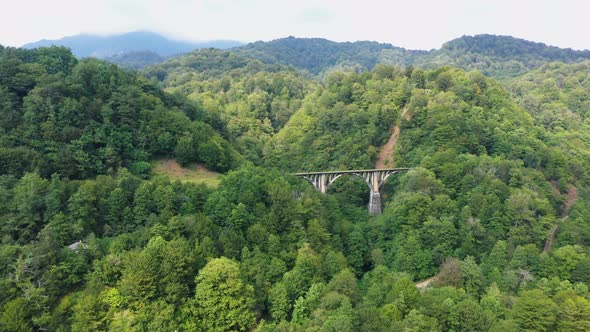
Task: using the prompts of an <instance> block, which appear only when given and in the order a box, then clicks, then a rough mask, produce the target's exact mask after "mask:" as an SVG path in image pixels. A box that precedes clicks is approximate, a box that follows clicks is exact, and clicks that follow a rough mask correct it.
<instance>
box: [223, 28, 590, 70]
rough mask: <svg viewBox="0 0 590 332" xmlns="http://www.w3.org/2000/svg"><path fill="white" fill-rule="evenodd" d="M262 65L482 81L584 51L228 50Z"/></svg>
mask: <svg viewBox="0 0 590 332" xmlns="http://www.w3.org/2000/svg"><path fill="white" fill-rule="evenodd" d="M233 51H234V52H236V53H239V54H244V55H248V56H251V57H254V58H256V59H258V60H260V61H263V62H265V63H279V64H285V65H290V66H293V67H295V68H299V69H305V70H307V71H309V72H311V73H313V74H320V73H322V72H324V71H328V70H330V69H346V70H353V71H354V70H356V71H366V70H371V69H373V67H374V66H375V65H376V64H377V63H383V64H387V65H397V66H404V67H405V66H408V65H410V64H412V65H414V66H417V67H424V68H428V69H434V68H438V67H440V66H444V65H450V66H454V67H458V68H462V69H465V70H478V71H480V72H482V73H484V74H485V75H487V76H491V77H495V78H500V79H505V78H510V77H515V76H518V75H521V74H523V73H525V72H526V71H528V70H530V69H534V68H538V67H540V66H541V65H543V64H545V63H548V62H553V61H561V62H566V63H570V62H579V61H583V60H587V59H590V51H576V50H572V49H561V48H558V47H553V46H547V45H545V44H543V43H536V42H531V41H527V40H524V39H518V38H514V37H510V36H495V35H476V36H463V37H461V38H457V39H454V40H451V41H449V42H447V43H445V44H444V45H443V46H442V47H441V48H440V49H435V50H430V51H418V50H406V49H403V48H400V47H395V46H393V45H391V44H381V43H376V42H354V43H350V42H345V43H337V42H333V41H329V40H326V39H321V38H294V37H288V38H282V39H277V40H273V41H269V42H256V43H251V44H248V45H245V46H242V47H238V48H236V49H234V50H233Z"/></svg>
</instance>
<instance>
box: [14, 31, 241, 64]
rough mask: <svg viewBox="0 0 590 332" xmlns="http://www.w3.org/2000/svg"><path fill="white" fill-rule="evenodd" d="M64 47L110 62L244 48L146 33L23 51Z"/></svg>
mask: <svg viewBox="0 0 590 332" xmlns="http://www.w3.org/2000/svg"><path fill="white" fill-rule="evenodd" d="M51 45H58V46H65V47H68V48H70V49H72V52H73V53H74V55H76V56H77V57H79V58H83V57H89V56H92V57H97V58H107V57H113V56H117V55H121V54H123V53H127V52H137V51H150V52H153V53H155V54H157V55H159V56H163V57H165V56H170V55H175V54H180V53H186V52H189V51H192V50H195V49H199V48H210V47H213V48H221V49H227V48H231V47H236V46H240V45H242V43H240V42H238V41H234V40H213V41H208V42H185V41H177V40H171V39H168V38H166V37H164V36H161V35H159V34H156V33H153V32H147V31H135V32H129V33H124V34H119V35H112V36H97V35H88V34H81V35H76V36H71V37H64V38H61V39H58V40H45V39H43V40H40V41H37V42H34V43H29V44H25V45H23V48H29V49H31V48H37V47H42V46H51Z"/></svg>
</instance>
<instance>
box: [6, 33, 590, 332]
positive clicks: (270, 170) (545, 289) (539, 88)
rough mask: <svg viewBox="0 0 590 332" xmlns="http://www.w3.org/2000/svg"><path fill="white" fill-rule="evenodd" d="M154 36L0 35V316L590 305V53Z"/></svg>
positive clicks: (289, 319) (566, 313) (497, 325)
mask: <svg viewBox="0 0 590 332" xmlns="http://www.w3.org/2000/svg"><path fill="white" fill-rule="evenodd" d="M146 52H147V53H145V52H144V53H141V54H137V55H138V57H133V56H130V57H128V58H125V57H124V56H123V55H119V60H121V61H122V62H121V63H120V65H115V64H113V63H110V62H108V61H104V60H99V59H95V58H82V57H80V58H78V57H76V56H75V55H74V54H73V53H72V51H71V50H69V49H67V48H65V47H58V46H52V47H39V48H33V49H26V48H12V47H4V46H0V239H1V241H0V330H2V331H41V330H48V331H102V330H110V331H166V330H170V331H173V330H176V331H234V330H235V331H260V332H263V331H335V330H339V331H343V332H344V331H392V330H393V331H582V330H585V329H587V327H588V326H590V319H589V318H588V317H590V295H589V294H590V293H589V291H588V290H589V287H590V251H589V250H590V224H589V223H588V220H590V191H589V188H590V187H589V186H590V126H589V124H590V121H588V119H587V117H588V116H590V112H589V110H590V62H589V61H590V53H588V51H574V50H571V49H561V48H556V47H551V46H547V45H545V44H541V43H535V42H529V41H526V40H522V39H517V38H513V37H508V36H493V35H478V36H463V37H461V38H458V39H455V40H451V41H449V42H447V43H445V44H444V45H443V46H442V47H441V48H440V49H435V50H431V51H412V50H406V49H403V48H399V47H395V46H393V45H390V44H383V43H376V42H350V43H349V42H346V43H337V42H332V41H329V40H326V39H321V38H295V37H288V38H282V39H277V40H273V41H270V42H255V43H251V44H247V45H243V46H239V45H237V47H235V48H231V49H214V48H206V49H196V50H191V51H189V52H188V53H183V54H179V55H176V56H173V57H161V58H160V55H158V54H152V53H149V51H146ZM150 59H153V60H154V61H151V60H150ZM111 60H112V59H111ZM144 60H145V61H144ZM123 62H126V63H123ZM129 63H134V64H135V65H133V66H134V68H135V69H133V70H130V69H128V67H127V68H125V66H127V64H129ZM391 167H397V168H408V169H410V170H409V171H407V172H400V173H399V174H395V175H392V176H390V177H389V178H388V180H387V181H385V183H384V184H382V186H381V188H380V190H381V191H380V192H381V194H380V198H381V200H382V208H383V211H382V212H383V213H382V214H380V215H370V214H368V213H367V206H368V204H369V197H370V195H369V188H368V187H367V184H366V183H365V181H364V179H362V178H359V177H353V176H342V177H339V178H338V179H337V180H335V181H334V182H333V183H332V184H331V185H330V186H329V188H325V189H326V190H324V191H326V193H323V192H319V191H317V190H315V189H314V188H313V186H311V185H310V184H309V183H307V182H306V181H305V180H304V179H302V178H300V177H296V176H294V173H305V172H311V171H318V170H321V171H336V170H354V169H374V168H377V169H383V168H391ZM320 191H321V190H320ZM72 244H77V245H76V246H74V247H73V248H75V249H71V248H72V247H71V246H72Z"/></svg>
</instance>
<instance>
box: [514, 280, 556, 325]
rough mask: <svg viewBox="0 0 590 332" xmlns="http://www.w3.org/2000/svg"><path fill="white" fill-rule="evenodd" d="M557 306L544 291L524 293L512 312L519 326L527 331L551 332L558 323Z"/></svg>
mask: <svg viewBox="0 0 590 332" xmlns="http://www.w3.org/2000/svg"><path fill="white" fill-rule="evenodd" d="M556 315H557V305H556V304H555V302H553V301H552V300H551V299H550V298H548V297H547V296H546V295H545V294H543V292H542V291H540V290H538V289H535V290H530V291H523V292H522V293H521V294H520V297H519V298H518V300H517V302H516V304H515V305H514V307H513V310H512V316H513V317H514V320H515V321H516V324H518V326H519V327H520V328H521V329H523V330H525V331H550V330H552V329H553V328H554V325H555V323H556Z"/></svg>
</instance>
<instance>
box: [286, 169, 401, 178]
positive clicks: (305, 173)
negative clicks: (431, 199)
mask: <svg viewBox="0 0 590 332" xmlns="http://www.w3.org/2000/svg"><path fill="white" fill-rule="evenodd" d="M410 169H411V168H379V169H359V170H347V171H326V172H304V173H295V174H293V175H297V176H301V175H317V174H348V173H363V172H380V171H408V170H410Z"/></svg>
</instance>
